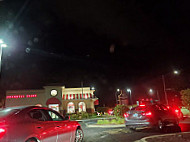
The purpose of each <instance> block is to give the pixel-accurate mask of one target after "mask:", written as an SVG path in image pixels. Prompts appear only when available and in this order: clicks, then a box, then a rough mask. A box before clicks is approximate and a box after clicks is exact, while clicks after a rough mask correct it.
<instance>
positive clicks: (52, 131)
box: [28, 109, 58, 142]
mask: <svg viewBox="0 0 190 142" xmlns="http://www.w3.org/2000/svg"><path fill="white" fill-rule="evenodd" d="M28 114H29V116H30V117H31V119H33V123H34V132H35V134H38V135H39V137H40V139H41V141H42V142H56V141H57V137H58V132H57V130H56V127H55V124H54V122H53V121H52V119H51V118H50V117H49V118H48V115H46V114H45V113H44V110H43V109H33V110H31V111H30V112H29V113H28Z"/></svg>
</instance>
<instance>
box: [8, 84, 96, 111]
mask: <svg viewBox="0 0 190 142" xmlns="http://www.w3.org/2000/svg"><path fill="white" fill-rule="evenodd" d="M43 88H44V89H41V90H8V91H7V92H6V101H5V107H12V106H24V105H40V106H46V107H49V108H52V109H54V110H56V111H59V112H60V113H63V114H65V113H77V112H88V113H93V112H94V111H95V107H94V106H95V105H98V98H97V97H96V96H95V95H94V91H95V90H93V89H91V88H90V87H83V88H65V86H44V87H43Z"/></svg>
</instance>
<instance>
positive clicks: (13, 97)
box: [6, 94, 37, 99]
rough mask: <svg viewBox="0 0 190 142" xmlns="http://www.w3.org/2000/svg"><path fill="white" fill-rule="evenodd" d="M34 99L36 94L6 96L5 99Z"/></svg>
mask: <svg viewBox="0 0 190 142" xmlns="http://www.w3.org/2000/svg"><path fill="white" fill-rule="evenodd" d="M36 97H37V95H36V94H27V95H11V96H6V98H7V99H20V98H36Z"/></svg>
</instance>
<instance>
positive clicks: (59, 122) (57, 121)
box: [0, 106, 84, 142]
mask: <svg viewBox="0 0 190 142" xmlns="http://www.w3.org/2000/svg"><path fill="white" fill-rule="evenodd" d="M83 136H84V135H83V131H82V129H81V126H80V124H79V123H78V122H76V121H70V120H68V117H67V118H64V117H63V116H61V115H60V114H59V113H58V112H56V111H54V110H52V109H49V108H45V107H38V106H24V107H11V108H4V109H2V110H0V141H1V142H13V141H14V142H68V141H70V142H74V141H75V142H81V141H82V140H83Z"/></svg>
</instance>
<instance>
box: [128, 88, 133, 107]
mask: <svg viewBox="0 0 190 142" xmlns="http://www.w3.org/2000/svg"><path fill="white" fill-rule="evenodd" d="M127 92H129V95H130V101H131V105H132V106H133V100H132V95H131V89H127Z"/></svg>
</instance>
